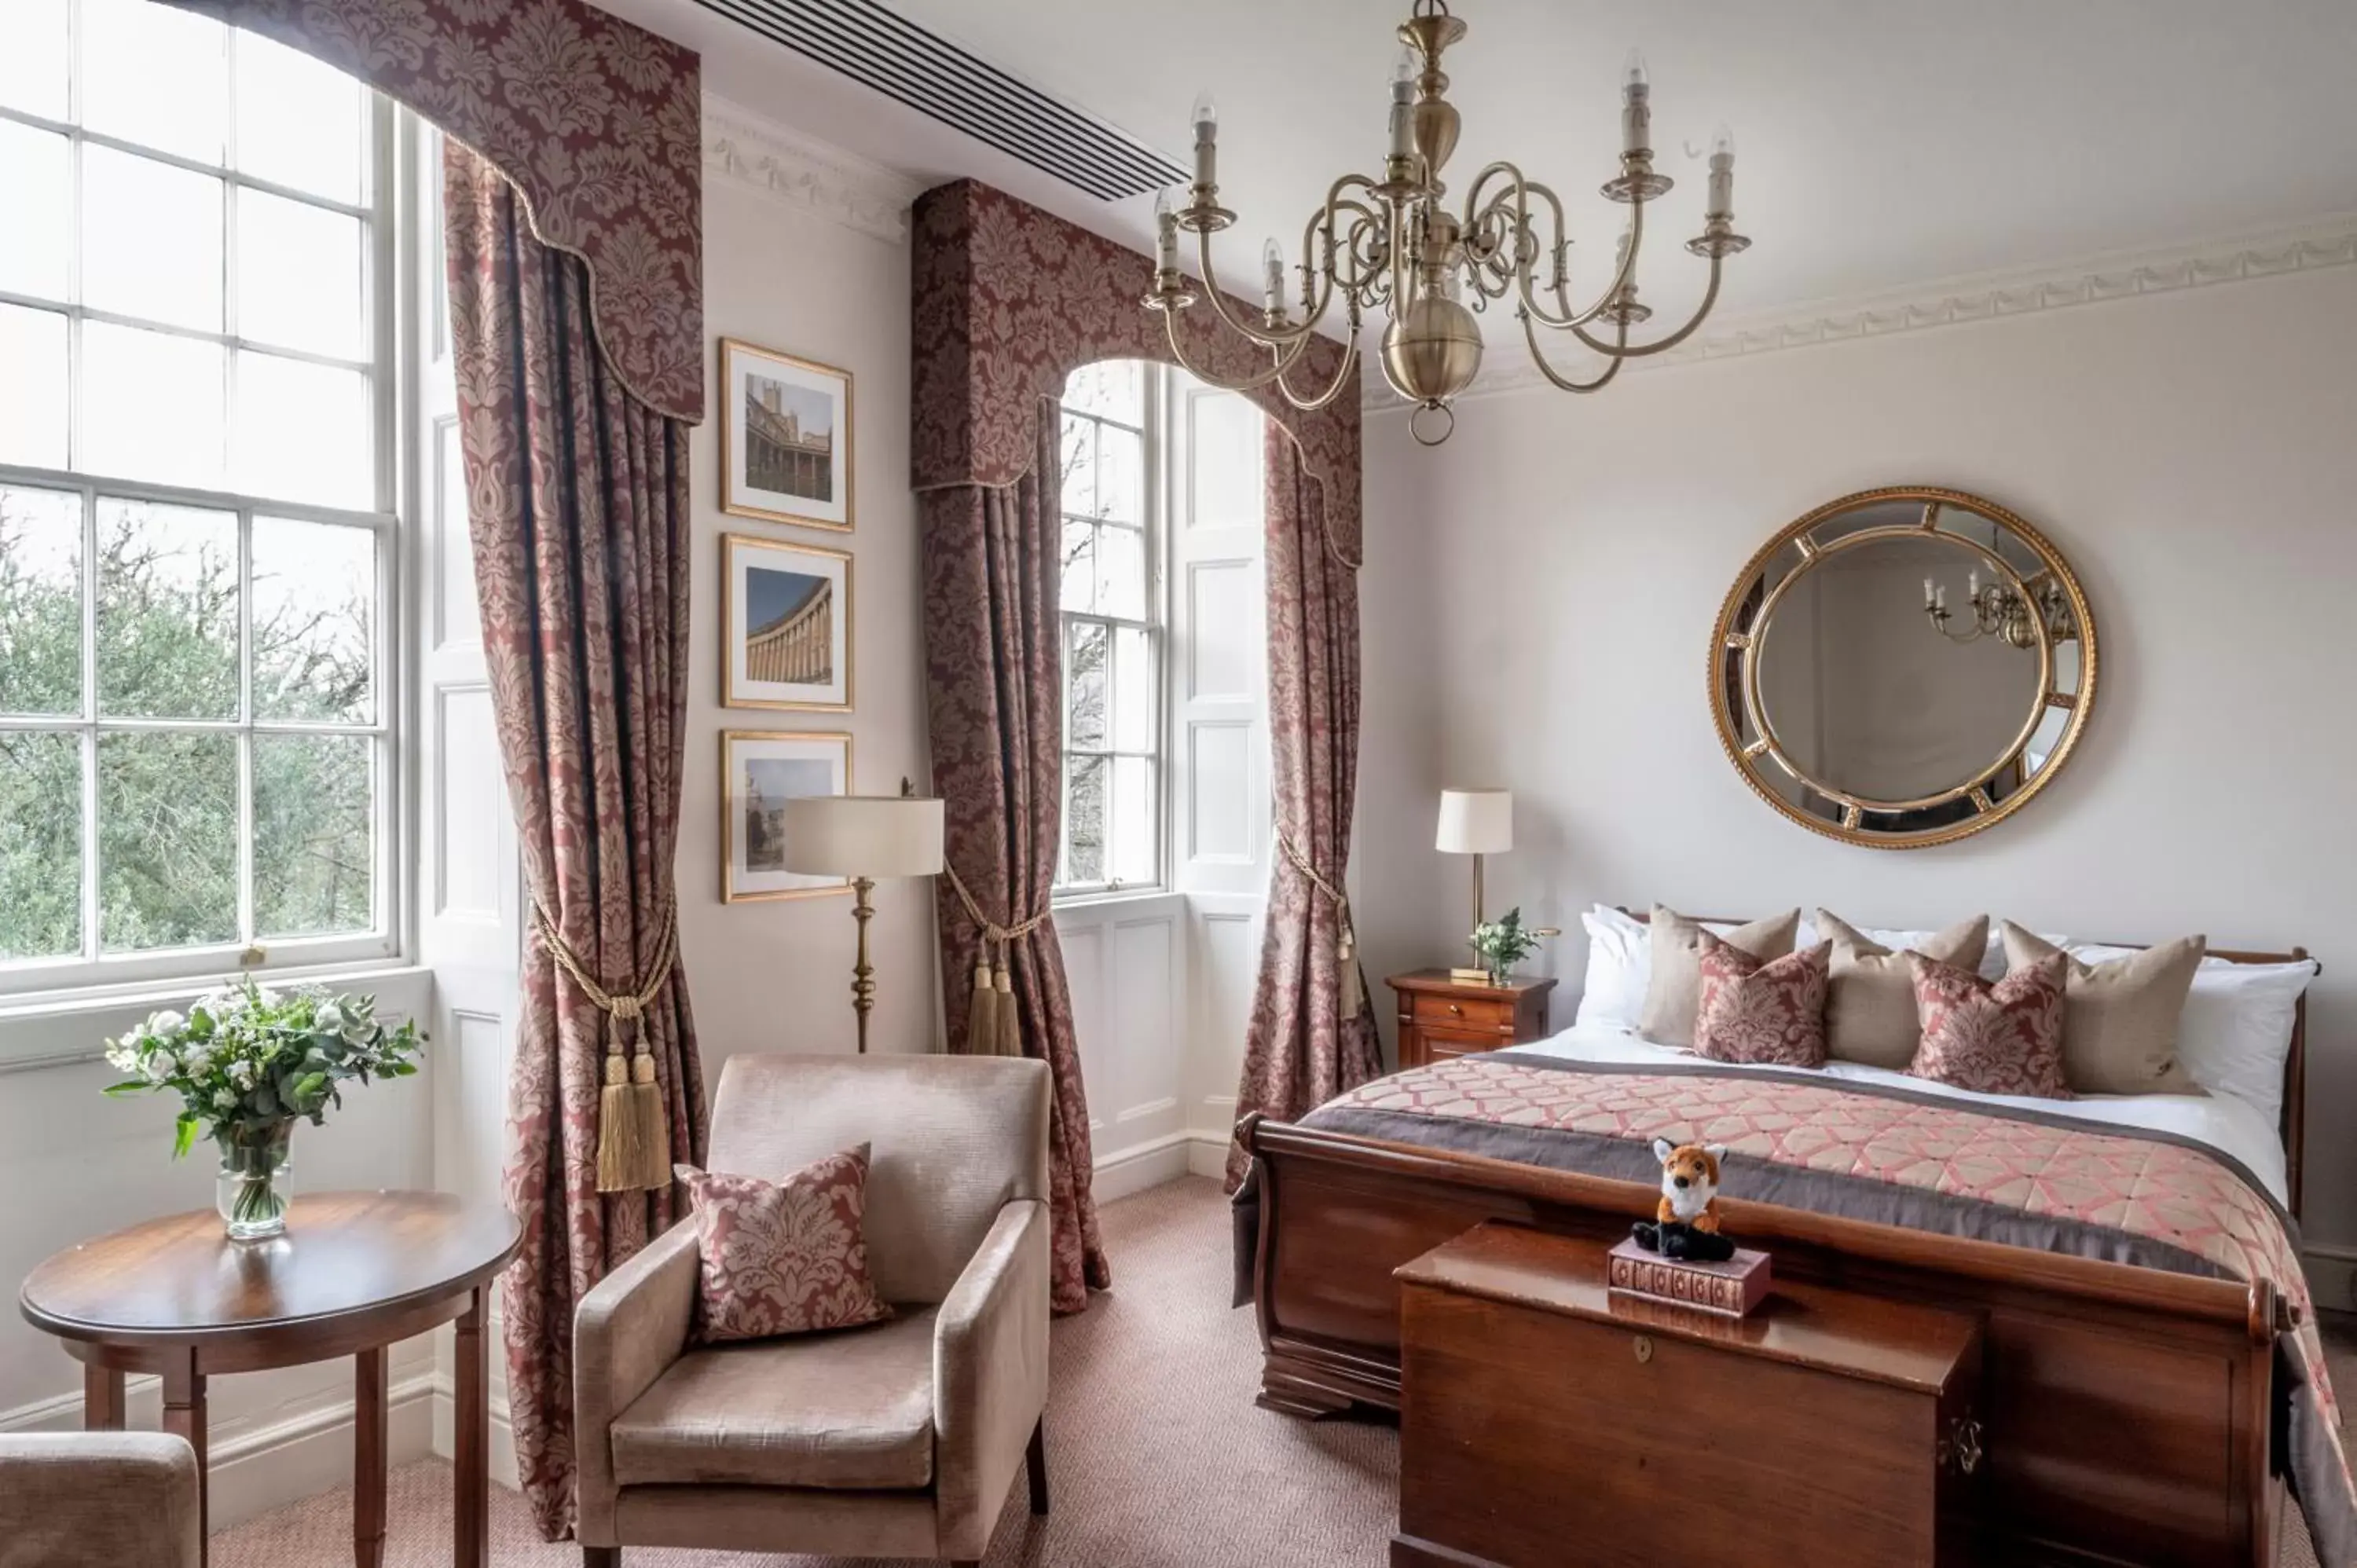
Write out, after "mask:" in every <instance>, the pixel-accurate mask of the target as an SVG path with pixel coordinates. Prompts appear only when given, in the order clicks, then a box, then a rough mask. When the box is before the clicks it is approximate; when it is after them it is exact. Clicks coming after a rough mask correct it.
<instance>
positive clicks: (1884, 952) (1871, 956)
mask: <svg viewBox="0 0 2357 1568" xmlns="http://www.w3.org/2000/svg"><path fill="white" fill-rule="evenodd" d="M1817 935H1819V936H1820V937H1824V938H1826V939H1829V940H1831V941H1832V942H1833V944H1834V967H1833V977H1832V981H1831V983H1830V989H1829V990H1828V991H1827V992H1826V994H1825V1054H1826V1055H1827V1056H1828V1057H1830V1058H1834V1059H1835V1060H1837V1061H1846V1062H1863V1063H1865V1064H1866V1065H1867V1066H1868V1067H1881V1068H1889V1069H1890V1070H1891V1071H1893V1072H1905V1071H1906V1070H1907V1064H1908V1063H1910V1062H1911V1061H1913V1060H1914V1059H1915V1047H1916V1046H1917V1045H1919V1044H1920V1043H1921V1040H1922V1038H1923V1026H1922V1023H1921V1020H1919V1019H1918V1018H1917V1017H1916V1015H1915V977H1914V975H1913V974H1912V973H1910V972H1909V970H1908V967H1907V956H1906V954H1904V953H1895V952H1892V951H1891V950H1889V948H1887V947H1884V946H1883V945H1882V944H1881V943H1880V942H1878V941H1875V940H1871V939H1870V938H1868V937H1867V935H1866V934H1865V933H1864V932H1862V931H1860V930H1859V929H1857V927H1855V926H1853V925H1851V924H1850V923H1849V922H1848V921H1846V920H1845V919H1843V918H1840V917H1839V916H1837V915H1835V914H1834V912H1833V911H1832V910H1830V909H1820V910H1818V911H1817ZM1987 946H1988V917H1987V916H1986V915H1975V916H1974V917H1973V918H1971V919H1969V920H1959V921H1957V922H1956V923H1955V924H1954V925H1953V926H1950V927H1949V928H1948V929H1946V930H1944V931H1942V932H1941V933H1939V935H1937V936H1934V937H1930V938H1927V939H1926V940H1924V941H1923V942H1922V943H1921V944H1920V945H1919V946H1918V947H1917V948H1916V949H1915V950H1916V951H1918V952H1920V953H1921V954H1922V955H1923V956H1924V957H1925V958H1932V959H1937V960H1939V961H1941V962H1942V963H1945V964H1953V965H1954V966H1955V967H1956V968H1958V969H1978V968H1979V967H1980V961H1981V953H1982V950H1984V949H1986V947H1987Z"/></svg>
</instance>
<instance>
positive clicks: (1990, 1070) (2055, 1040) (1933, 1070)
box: [1907, 952, 2072, 1100]
mask: <svg viewBox="0 0 2357 1568" xmlns="http://www.w3.org/2000/svg"><path fill="white" fill-rule="evenodd" d="M1907 962H1908V966H1909V968H1910V970H1911V971H1912V972H1913V973H1914V976H1915V1012H1916V1015H1917V1016H1918V1017H1919V1018H1921V1020H1922V1024H1923V1043H1922V1044H1921V1045H1919V1046H1917V1047H1915V1060H1914V1062H1913V1063H1912V1064H1911V1065H1910V1067H1909V1068H1908V1069H1907V1070H1908V1072H1909V1073H1910V1074H1911V1075H1912V1076H1914V1077H1916V1078H1928V1079H1931V1080H1932V1081H1933V1082H1934V1083H1944V1084H1947V1085H1949V1086H1951V1087H1952V1088H1955V1089H1969V1090H1973V1091H1974V1092H1975V1093H1977V1094H2024V1095H2031V1096H2034V1097H2036V1098H2038V1099H2040V1100H2068V1099H2070V1098H2071V1097H2072V1096H2071V1085H2070V1083H2069V1082H2068V1081H2067V1080H2066V1079H2064V1078H2063V1076H2062V994H2063V984H2064V978H2065V975H2066V973H2067V965H2068V964H2069V962H2070V961H2069V959H2068V958H2066V957H2065V956H2064V955H2063V954H2061V953H2059V952H2058V953H2056V954H2054V955H2053V956H2052V957H2050V958H2046V959H2041V960H2040V961H2038V962H2036V963H2032V964H2026V965H2023V966H2022V967H2020V968H2018V969H2014V970H2011V971H2009V972H2007V975H2006V977H2005V978H2004V979H2003V980H1998V981H1987V980H1983V979H1982V978H1981V977H1980V976H1979V975H1977V974H1975V973H1974V972H1972V971H1970V970H1966V969H1958V968H1957V967H1956V966H1955V965H1953V964H1951V963H1942V962H1941V961H1939V960H1937V959H1931V958H1925V957H1924V956H1923V955H1922V954H1921V953H1919V952H1910V953H1909V954H1908V955H1907Z"/></svg>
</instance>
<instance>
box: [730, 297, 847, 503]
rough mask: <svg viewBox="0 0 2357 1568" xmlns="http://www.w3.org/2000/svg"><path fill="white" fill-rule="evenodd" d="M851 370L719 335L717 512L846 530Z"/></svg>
mask: <svg viewBox="0 0 2357 1568" xmlns="http://www.w3.org/2000/svg"><path fill="white" fill-rule="evenodd" d="M852 434H853V432H852V407H851V372H850V371H845V370H841V369H838V368H837V367H835V366H834V365H823V364H820V363H819V362H818V361H817V360H803V359H798V358H796V357H795V356H794V355H791V354H783V353H780V352H779V351H778V350H776V349H764V348H762V347H760V346H759V344H756V343H748V342H745V341H743V340H741V339H739V338H722V339H720V510H722V511H724V512H726V513H728V514H729V515H731V516H733V517H757V518H760V519H762V520H763V521H768V522H791V523H795V524H798V525H800V526H802V527H804V528H826V529H833V530H835V531H836V532H843V533H848V532H851V531H852V526H853V516H854V511H853V500H854V496H853V473H852Z"/></svg>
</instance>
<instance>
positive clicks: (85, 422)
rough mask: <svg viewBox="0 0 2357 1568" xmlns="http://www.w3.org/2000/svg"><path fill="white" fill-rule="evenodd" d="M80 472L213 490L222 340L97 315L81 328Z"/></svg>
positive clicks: (217, 480) (217, 483)
mask: <svg viewBox="0 0 2357 1568" xmlns="http://www.w3.org/2000/svg"><path fill="white" fill-rule="evenodd" d="M81 372H82V373H81V411H82V413H81V445H80V446H79V448H78V449H77V450H76V452H75V453H74V467H77V468H79V469H81V471H82V472H84V473H92V474H106V475H110V476H113V477H116V478H126V479H154V480H156V481H157V482H159V483H162V484H167V485H187V486H190V487H192V488H194V489H220V488H221V426H222V414H221V395H222V394H221V345H220V344H218V343H199V342H198V341H196V340H195V339H193V338H175V337H172V336H170V335H168V334H167V333H162V332H142V331H139V330H138V329H136V328H130V327H116V326H113V325H111V324H109V323H107V322H103V321H85V322H83V323H82V328H81Z"/></svg>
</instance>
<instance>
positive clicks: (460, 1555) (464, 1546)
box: [451, 1285, 491, 1568]
mask: <svg viewBox="0 0 2357 1568" xmlns="http://www.w3.org/2000/svg"><path fill="white" fill-rule="evenodd" d="M486 1302H487V1293H486V1291H485V1290H484V1288H483V1287H482V1286H480V1285H478V1286H476V1287H475V1290H474V1293H473V1294H472V1295H470V1296H469V1297H468V1303H467V1310H466V1311H465V1312H464V1313H462V1314H460V1315H459V1317H458V1408H457V1412H456V1413H457V1432H456V1433H455V1434H453V1435H454V1439H455V1441H454V1443H453V1446H454V1447H455V1449H456V1450H457V1452H456V1453H455V1455H453V1460H454V1463H453V1466H452V1468H453V1470H454V1472H455V1473H454V1474H453V1476H452V1477H451V1483H452V1490H453V1498H452V1501H453V1505H454V1506H453V1509H452V1512H453V1513H454V1515H455V1516H456V1520H457V1539H456V1541H454V1542H453V1547H454V1551H453V1552H452V1556H451V1563H452V1564H453V1568H487V1564H488V1563H490V1540H491V1489H490V1488H491V1400H490V1371H491V1369H490V1345H489V1344H488V1343H487V1342H486V1340H485V1338H484V1335H483V1319H484V1316H485V1306H486Z"/></svg>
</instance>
